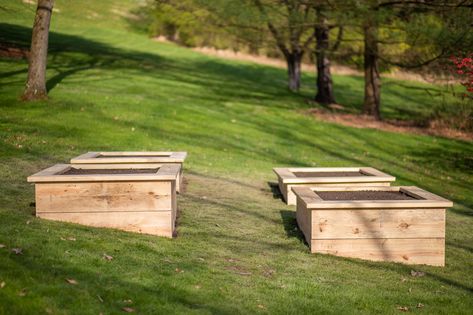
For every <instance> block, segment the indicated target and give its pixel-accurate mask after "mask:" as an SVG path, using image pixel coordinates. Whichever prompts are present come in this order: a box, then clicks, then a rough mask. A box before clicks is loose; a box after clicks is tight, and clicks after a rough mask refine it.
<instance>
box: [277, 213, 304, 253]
mask: <svg viewBox="0 0 473 315" xmlns="http://www.w3.org/2000/svg"><path fill="white" fill-rule="evenodd" d="M279 213H280V214H281V219H282V223H283V225H284V230H285V231H286V235H287V237H294V238H297V239H298V240H299V241H300V242H301V243H304V244H305V245H307V246H309V244H307V242H306V240H305V237H304V234H302V231H301V230H300V229H299V227H298V226H297V220H296V212H295V211H290V210H280V211H279Z"/></svg>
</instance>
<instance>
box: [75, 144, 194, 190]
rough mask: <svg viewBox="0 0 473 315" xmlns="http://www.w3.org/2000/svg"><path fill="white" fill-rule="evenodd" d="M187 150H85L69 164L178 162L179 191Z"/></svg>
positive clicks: (177, 186)
mask: <svg viewBox="0 0 473 315" xmlns="http://www.w3.org/2000/svg"><path fill="white" fill-rule="evenodd" d="M186 156H187V152H157V151H156V152H153V151H151V152H87V153H84V154H82V155H79V156H77V157H75V158H72V159H71V164H134V163H137V164H146V163H152V164H153V163H154V164H156V163H159V164H178V165H180V166H181V168H180V173H179V177H178V178H177V184H176V189H177V192H180V191H181V186H182V176H183V175H182V169H183V168H182V167H183V163H184V160H185V159H186Z"/></svg>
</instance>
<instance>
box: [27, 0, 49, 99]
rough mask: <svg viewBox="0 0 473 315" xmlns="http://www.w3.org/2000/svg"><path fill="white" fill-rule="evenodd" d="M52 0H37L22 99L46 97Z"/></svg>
mask: <svg viewBox="0 0 473 315" xmlns="http://www.w3.org/2000/svg"><path fill="white" fill-rule="evenodd" d="M53 5H54V0H38V6H37V8H36V16H35V20H34V24H33V34H32V37H31V51H30V57H29V67H28V79H27V82H26V88H25V91H24V93H23V99H24V100H37V99H44V98H47V96H48V92H47V90H46V64H47V57H48V39H49V25H50V22H51V15H52V11H53Z"/></svg>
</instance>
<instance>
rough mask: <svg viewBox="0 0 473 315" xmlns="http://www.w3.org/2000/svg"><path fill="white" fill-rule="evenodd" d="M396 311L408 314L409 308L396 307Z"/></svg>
mask: <svg viewBox="0 0 473 315" xmlns="http://www.w3.org/2000/svg"><path fill="white" fill-rule="evenodd" d="M397 309H398V310H399V311H401V312H408V311H409V308H408V307H407V306H398V307H397Z"/></svg>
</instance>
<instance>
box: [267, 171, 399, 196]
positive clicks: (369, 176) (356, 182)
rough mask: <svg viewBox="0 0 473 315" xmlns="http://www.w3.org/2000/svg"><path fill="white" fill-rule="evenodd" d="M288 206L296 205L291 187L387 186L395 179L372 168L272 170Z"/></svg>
mask: <svg viewBox="0 0 473 315" xmlns="http://www.w3.org/2000/svg"><path fill="white" fill-rule="evenodd" d="M273 171H274V172H275V173H276V175H277V176H278V183H279V190H280V191H281V194H282V195H283V197H284V200H285V201H286V203H287V204H288V205H295V204H296V196H295V195H294V193H293V192H292V190H291V189H292V188H293V187H330V186H389V185H391V182H393V181H395V180H396V178H395V177H393V176H391V175H388V174H386V173H383V172H381V171H379V170H377V169H375V168H372V167H292V168H274V169H273Z"/></svg>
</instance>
